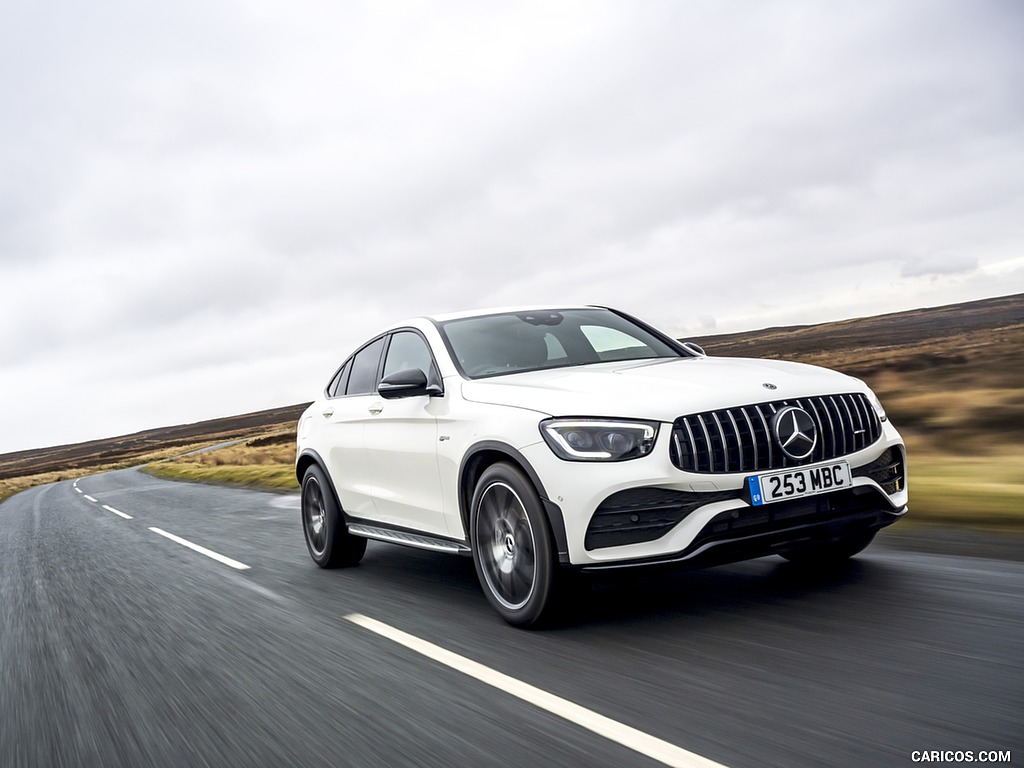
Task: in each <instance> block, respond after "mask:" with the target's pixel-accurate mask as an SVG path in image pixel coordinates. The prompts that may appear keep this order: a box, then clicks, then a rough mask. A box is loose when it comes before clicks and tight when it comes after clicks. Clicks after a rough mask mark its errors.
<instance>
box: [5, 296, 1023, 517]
mask: <svg viewBox="0 0 1024 768" xmlns="http://www.w3.org/2000/svg"><path fill="white" fill-rule="evenodd" d="M691 340H693V341H696V342H697V343H699V344H701V345H702V346H703V347H704V348H705V350H706V351H707V352H708V353H709V354H711V355H721V356H735V357H768V358H777V359H788V360H796V361H800V362H806V363H812V364H817V365H824V366H827V367H830V368H836V369H838V370H841V371H844V372H846V373H849V374H852V375H854V376H857V377H860V378H862V379H864V380H865V381H867V383H868V384H869V385H870V386H871V387H872V388H873V389H875V391H876V392H877V393H878V394H879V396H880V397H881V398H882V401H883V403H884V404H885V406H886V409H887V411H888V413H889V415H890V417H891V418H892V420H893V422H894V423H895V424H896V425H897V426H898V427H899V429H900V431H901V432H902V433H903V435H904V437H905V438H906V439H907V443H908V447H909V449H910V455H911V460H910V467H911V475H910V476H911V489H912V506H913V511H914V518H915V519H918V520H921V519H924V520H933V521H940V522H957V523H971V524H978V525H988V526H998V527H1001V528H1012V529H1014V530H1020V529H1022V528H1024V448H1022V442H1024V441H1022V440H1021V436H1022V435H1024V294H1020V295H1015V296H1005V297H1001V298H996V299H986V300H983V301H974V302H969V303H965V304H956V305H950V306H943V307H935V308H929V309H918V310H913V311H910V312H899V313H894V314H888V315H881V316H877V317H867V318H859V319H855V320H844V321H841V322H834V323H822V324H819V325H807V326H792V327H786V328H767V329H764V330H759V331H749V332H745V333H736V334H728V335H718V336H705V337H698V338H692V339H691ZM304 408H305V404H302V405H294V406H288V407H283V408H275V409H271V410H268V411H260V412H256V413H248V414H242V415H239V416H232V417H228V418H222V419H213V420H209V421H202V422H197V423H194V424H183V425H178V426H173V427H164V428H159V429H151V430H146V431H143V432H138V433H135V434H132V435H125V436H122V437H115V438H110V439H107V440H93V441H90V442H86V443H78V444H75V445H65V446H57V447H54V448H46V449H41V450H33V451H21V452H18V453H9V454H5V455H0V500H2V499H3V498H5V497H6V496H10V495H11V494H12V493H16V492H18V491H19V490H22V489H24V488H27V487H29V486H32V485H38V484H41V483H48V482H54V481H57V480H61V479H66V478H69V477H77V476H80V475H83V474H88V473H91V472H96V471H100V470H101V469H109V468H114V467H122V466H130V465H133V464H141V463H147V462H153V461H157V460H158V459H169V458H171V457H175V456H180V455H181V454H184V453H186V452H187V451H190V450H194V449H196V448H200V447H204V446H211V445H216V444H218V443H222V442H228V441H238V440H244V441H247V442H246V443H245V444H244V445H237V446H232V447H231V448H226V449H222V450H219V451H213V452H210V453H203V454H198V455H190V456H186V457H183V458H180V459H173V460H172V461H160V462H159V463H158V464H154V465H152V466H151V468H150V470H151V471H153V472H155V473H158V474H161V475H163V476H168V477H178V478H182V479H191V480H204V481H216V482H231V483H240V484H246V485H261V486H270V487H294V485H295V480H294V476H293V475H292V469H291V462H292V461H293V460H294V448H293V445H294V442H293V441H294V429H295V423H296V421H297V420H298V417H299V415H300V414H301V412H302V410H303V409H304Z"/></svg>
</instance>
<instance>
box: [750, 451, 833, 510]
mask: <svg viewBox="0 0 1024 768" xmlns="http://www.w3.org/2000/svg"><path fill="white" fill-rule="evenodd" d="M852 485H853V478H852V476H851V475H850V465H849V464H848V463H847V462H845V461H833V462H831V463H829V464H819V465H818V466H816V467H801V468H800V469H787V470H785V471H783V472H772V473H771V474H768V475H755V476H753V477H748V478H747V489H748V490H749V491H750V503H751V504H753V505H754V506H755V507H759V506H761V505H762V504H771V503H772V502H773V501H783V500H785V499H798V498H800V497H801V496H813V495H814V494H816V493H828V492H829V491H835V490H840V489H842V488H849V487H850V486H852Z"/></svg>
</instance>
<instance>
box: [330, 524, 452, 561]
mask: <svg viewBox="0 0 1024 768" xmlns="http://www.w3.org/2000/svg"><path fill="white" fill-rule="evenodd" d="M348 532H349V533H351V534H353V535H354V536H362V537H363V538H366V539H374V540H376V541H386V542H388V543H389V544H404V545H405V546H407V547H418V548H419V549H429V550H431V551H433V552H448V553H449V554H455V555H469V554H471V550H470V548H469V547H467V546H466V545H465V544H462V543H460V542H457V541H448V540H447V539H435V538H434V537H432V536H424V535H423V534H421V533H407V532H406V531H394V530H391V529H390V528H377V527H376V526H372V525H362V524H360V523H352V524H351V525H349V526H348Z"/></svg>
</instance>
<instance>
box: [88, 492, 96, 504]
mask: <svg viewBox="0 0 1024 768" xmlns="http://www.w3.org/2000/svg"><path fill="white" fill-rule="evenodd" d="M85 498H87V499H88V500H89V501H91V502H92V503H93V504H95V503H97V502H96V499H94V498H93V497H92V496H90V495H89V494H88V493H87V494H85Z"/></svg>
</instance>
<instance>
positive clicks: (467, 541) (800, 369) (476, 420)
mask: <svg viewBox="0 0 1024 768" xmlns="http://www.w3.org/2000/svg"><path fill="white" fill-rule="evenodd" d="M296 473H297V476H298V479H299V482H300V483H301V515H302V527H303V531H304V533H305V539H306V544H307V546H308V548H309V553H310V555H311V556H312V558H313V560H314V561H315V562H316V563H317V565H319V566H321V567H325V568H326V567H332V566H344V565H352V564H355V563H357V562H358V561H359V560H360V558H361V557H362V556H363V552H364V551H365V549H366V541H367V539H375V540H379V541H386V542H393V543H395V544H404V545H408V546H414V547H422V548H426V549H431V550H436V551H438V552H450V553H455V554H463V555H470V556H472V558H473V561H474V563H475V566H476V572H477V575H478V577H479V580H480V584H481V586H482V588H483V591H484V593H485V594H486V596H487V599H488V600H489V601H490V603H491V605H492V606H493V607H494V608H495V610H496V611H497V612H498V613H499V614H500V615H501V616H502V617H503V618H504V619H505V620H506V621H508V622H509V623H511V624H516V625H530V624H533V623H535V622H537V621H538V620H539V619H541V617H542V616H543V615H544V612H545V609H547V608H549V607H550V606H551V605H552V604H553V601H552V597H553V594H554V592H555V590H556V589H557V588H558V586H559V582H560V577H561V575H562V574H563V572H564V571H567V570H578V571H593V570H599V569H617V568H626V567H634V568H635V567H643V566H650V565H655V564H670V563H679V564H683V563H686V564H694V565H710V564H717V563H725V562H732V561H737V560H744V559H748V558H754V557H762V556H766V555H771V554H778V555H782V556H783V557H785V558H788V559H790V560H793V561H803V562H807V563H827V562H834V561H837V560H841V559H844V558H848V557H850V556H852V555H854V554H856V553H857V552H859V551H860V550H862V549H863V548H864V547H866V546H867V545H868V544H869V543H870V542H871V540H872V538H873V537H874V535H875V533H876V531H878V529H879V528H882V527H883V526H886V525H889V524H890V523H892V522H894V521H896V520H898V519H899V518H900V517H901V516H902V515H903V514H904V513H905V512H906V511H907V488H906V452H905V448H904V445H903V441H902V439H901V438H900V435H899V433H898V432H897V431H896V429H895V428H894V427H893V425H892V424H891V423H889V420H888V419H887V418H886V414H885V411H884V410H883V408H882V405H881V403H880V402H879V401H878V398H877V397H875V395H874V393H873V392H872V391H871V390H870V389H869V388H868V387H867V386H866V385H865V384H864V383H863V382H862V381H860V380H858V379H855V378H851V377H850V376H846V375H843V374H840V373H837V372H834V371H830V370H826V369H823V368H818V367H813V366H808V365H801V364H797V363H788V362H779V361H774V360H753V359H738V358H718V357H713V356H708V355H705V354H704V352H703V351H702V350H701V349H700V348H699V347H697V346H696V345H694V344H690V343H685V342H679V341H677V340H675V339H673V338H671V337H670V336H668V335H666V334H664V333H662V332H660V331H658V330H656V329H654V328H652V327H651V326H649V325H647V324H645V323H643V322H641V321H639V320H637V319H635V318H633V317H631V316H629V315H627V314H625V313H622V312H618V311H616V310H613V309H608V308H603V307H588V306H583V307H556V308H516V309H501V310H486V311H476V312H465V313H459V314H449V315H442V316H437V317H422V318H417V319H414V320H409V321H406V322H403V323H399V324H397V325H394V326H392V327H390V328H387V329H385V330H384V331H382V332H381V333H380V334H378V335H377V336H375V337H373V338H372V339H370V340H369V341H367V342H366V343H365V344H363V345H362V346H361V347H359V349H357V350H356V351H355V352H354V353H353V354H352V355H351V356H350V357H349V358H348V359H347V360H345V362H344V363H342V365H341V366H340V367H339V368H338V370H337V371H336V372H335V374H334V375H333V376H332V377H331V379H330V381H329V382H328V384H327V386H326V387H325V389H324V391H323V393H322V394H321V395H320V397H319V398H318V399H317V400H316V401H315V402H314V403H313V404H312V405H311V406H310V407H309V409H308V410H307V411H306V412H305V413H304V414H303V416H302V417H301V419H300V421H299V426H298V451H297V462H296Z"/></svg>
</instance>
